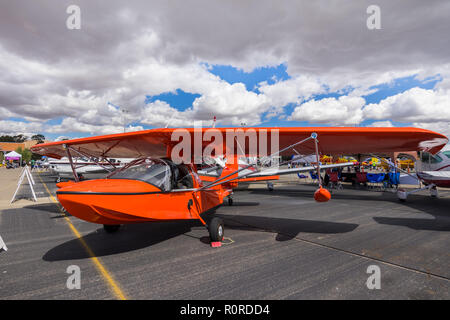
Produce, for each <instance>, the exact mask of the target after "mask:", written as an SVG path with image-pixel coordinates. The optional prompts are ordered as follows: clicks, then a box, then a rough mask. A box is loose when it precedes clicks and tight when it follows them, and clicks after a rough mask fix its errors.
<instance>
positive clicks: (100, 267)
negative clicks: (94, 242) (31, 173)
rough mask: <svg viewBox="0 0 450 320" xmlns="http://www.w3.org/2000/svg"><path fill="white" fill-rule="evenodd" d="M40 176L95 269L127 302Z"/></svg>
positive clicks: (118, 295) (117, 294)
mask: <svg viewBox="0 0 450 320" xmlns="http://www.w3.org/2000/svg"><path fill="white" fill-rule="evenodd" d="M38 176H39V179H40V180H41V182H42V184H43V186H44V187H45V190H47V193H48V194H49V196H50V198H51V199H52V201H53V202H54V203H55V204H56V206H57V207H58V209H59V211H60V212H61V213H62V214H63V215H64V219H65V220H66V222H67V224H68V225H69V227H70V229H71V230H72V232H73V234H75V236H76V237H77V238H78V240H80V242H81V244H82V245H83V247H84V249H85V250H86V252H87V253H88V254H89V256H90V259H91V260H92V262H93V263H94V265H95V267H96V268H97V269H98V271H100V274H101V275H102V276H103V278H104V279H105V280H106V282H107V283H108V285H109V286H110V288H111V291H112V292H113V293H114V295H115V296H116V297H117V299H119V300H127V298H126V296H125V294H124V293H123V291H122V290H121V289H120V287H119V285H118V284H117V283H116V282H115V281H114V279H113V277H112V276H111V275H110V273H109V272H108V270H107V269H106V268H105V267H104V266H103V264H102V263H101V262H100V260H99V259H98V258H97V257H96V256H95V253H94V251H92V249H91V248H90V247H89V246H88V244H87V243H86V241H84V239H83V238H82V237H81V234H80V233H79V232H78V230H77V228H75V226H74V225H73V224H72V222H71V221H70V219H69V217H68V216H67V215H66V214H65V213H64V211H62V210H61V207H60V206H59V202H58V201H57V200H56V199H55V197H54V196H53V194H52V193H51V192H50V190H49V189H48V187H47V185H46V184H45V182H44V180H42V178H41V174H40V173H39V175H38Z"/></svg>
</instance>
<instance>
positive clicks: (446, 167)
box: [397, 150, 450, 201]
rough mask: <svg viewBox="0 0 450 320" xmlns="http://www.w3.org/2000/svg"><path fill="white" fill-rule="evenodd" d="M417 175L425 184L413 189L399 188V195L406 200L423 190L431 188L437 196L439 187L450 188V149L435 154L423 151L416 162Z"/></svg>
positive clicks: (431, 191) (434, 195)
mask: <svg viewBox="0 0 450 320" xmlns="http://www.w3.org/2000/svg"><path fill="white" fill-rule="evenodd" d="M415 168H416V175H417V177H418V178H419V179H420V180H421V181H422V182H423V184H424V185H425V186H424V187H423V188H417V189H415V190H412V191H408V192H407V191H405V190H402V189H399V190H398V191H397V196H398V198H399V199H400V200H402V201H405V200H406V199H407V197H408V195H410V194H412V193H415V192H419V191H422V190H426V189H428V190H430V193H431V196H432V197H437V195H438V193H437V187H442V188H450V150H449V151H440V152H438V153H437V154H435V155H432V154H430V153H428V152H421V153H420V159H419V160H417V161H416V162H415Z"/></svg>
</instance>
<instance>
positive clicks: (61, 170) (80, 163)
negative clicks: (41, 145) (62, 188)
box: [46, 157, 133, 183]
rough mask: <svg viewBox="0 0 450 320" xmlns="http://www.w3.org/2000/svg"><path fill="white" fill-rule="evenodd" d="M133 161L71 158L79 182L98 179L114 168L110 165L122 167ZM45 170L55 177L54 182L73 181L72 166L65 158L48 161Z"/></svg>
mask: <svg viewBox="0 0 450 320" xmlns="http://www.w3.org/2000/svg"><path fill="white" fill-rule="evenodd" d="M131 160H133V159H108V161H109V162H107V161H104V160H103V161H100V162H99V161H97V162H96V161H92V160H91V159H89V158H86V157H77V158H73V164H74V165H75V170H76V172H77V175H78V177H79V179H80V180H82V179H85V178H89V177H99V176H101V174H105V173H108V172H111V171H112V170H113V169H115V167H113V166H112V165H111V164H110V162H111V163H115V164H116V165H117V166H121V165H122V166H123V165H125V164H126V163H128V162H130V161H131ZM46 165H47V168H48V169H49V171H50V172H51V173H53V174H54V175H56V178H55V182H57V183H58V182H61V180H62V179H73V171H72V166H71V164H70V162H69V159H68V158H67V157H63V158H61V159H49V160H48V164H46Z"/></svg>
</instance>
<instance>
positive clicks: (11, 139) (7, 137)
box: [0, 136, 15, 142]
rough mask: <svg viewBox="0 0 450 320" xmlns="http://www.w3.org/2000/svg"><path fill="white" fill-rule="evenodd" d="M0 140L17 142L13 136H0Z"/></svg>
mask: <svg viewBox="0 0 450 320" xmlns="http://www.w3.org/2000/svg"><path fill="white" fill-rule="evenodd" d="M0 142H15V140H14V137H12V136H0Z"/></svg>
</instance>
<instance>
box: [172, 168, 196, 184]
mask: <svg viewBox="0 0 450 320" xmlns="http://www.w3.org/2000/svg"><path fill="white" fill-rule="evenodd" d="M177 167H178V177H177V179H176V184H175V188H176V189H191V188H193V187H194V181H193V180H192V175H191V173H190V170H189V168H188V167H187V166H186V165H185V164H180V165H178V166H177Z"/></svg>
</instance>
